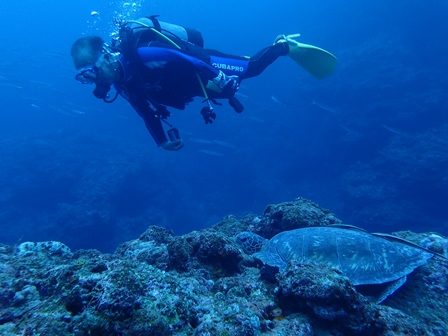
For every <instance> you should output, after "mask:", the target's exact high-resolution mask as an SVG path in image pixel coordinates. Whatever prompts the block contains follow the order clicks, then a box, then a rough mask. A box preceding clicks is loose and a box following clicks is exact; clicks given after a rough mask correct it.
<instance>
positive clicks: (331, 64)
mask: <svg viewBox="0 0 448 336" xmlns="http://www.w3.org/2000/svg"><path fill="white" fill-rule="evenodd" d="M298 36H299V34H293V35H286V36H285V35H280V36H278V37H277V39H276V42H275V43H284V42H287V43H288V46H289V53H288V56H289V57H291V58H292V59H293V60H294V61H295V62H296V63H297V64H299V65H300V66H301V67H302V68H303V69H305V70H306V71H308V72H309V73H310V74H311V75H313V76H314V77H316V78H317V79H322V78H325V77H328V76H330V75H331V74H333V72H334V71H335V69H336V63H337V59H336V57H335V56H334V55H333V54H331V53H329V52H328V51H326V50H324V49H321V48H318V47H315V46H313V45H310V44H304V43H299V42H297V41H296V40H294V39H293V38H294V37H298Z"/></svg>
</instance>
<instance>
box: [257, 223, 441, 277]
mask: <svg viewBox="0 0 448 336" xmlns="http://www.w3.org/2000/svg"><path fill="white" fill-rule="evenodd" d="M257 254H258V255H259V256H263V255H264V256H268V255H271V256H275V255H278V256H279V258H280V259H281V260H282V261H283V262H285V263H287V262H288V261H290V260H292V259H296V260H298V261H301V262H305V261H312V262H317V263H325V264H328V265H330V266H332V267H335V268H337V269H339V270H340V271H341V272H342V273H343V274H344V275H345V276H347V277H348V278H349V279H350V280H351V282H352V283H353V284H354V285H364V284H380V283H384V282H389V281H393V280H397V279H399V278H401V277H403V276H405V275H407V274H409V273H411V272H412V271H413V270H414V269H415V268H417V267H419V266H421V265H423V264H425V263H426V262H427V260H428V259H430V258H431V257H432V256H433V254H432V253H429V252H427V251H425V250H424V249H423V248H418V247H416V246H412V245H409V244H407V243H406V241H403V242H399V241H389V240H387V239H384V238H381V237H378V236H375V235H373V234H370V233H367V232H365V231H361V230H353V229H347V228H340V227H308V228H302V229H297V230H292V231H285V232H281V233H279V234H278V235H276V236H274V237H272V239H270V240H269V241H268V242H267V243H266V244H265V245H264V246H263V248H262V250H261V251H260V252H259V253H257ZM260 259H262V260H263V261H264V262H266V260H269V258H260ZM271 259H274V258H271ZM266 263H268V264H269V261H267V262H266Z"/></svg>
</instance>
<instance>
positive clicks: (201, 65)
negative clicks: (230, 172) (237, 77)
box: [137, 47, 220, 80]
mask: <svg viewBox="0 0 448 336" xmlns="http://www.w3.org/2000/svg"><path fill="white" fill-rule="evenodd" d="M137 52H138V55H139V57H140V60H141V61H142V63H143V64H145V65H146V66H147V67H151V66H152V65H151V63H152V62H173V61H184V62H188V63H190V64H192V65H193V66H194V67H195V68H196V69H197V70H198V72H199V73H200V74H201V75H203V76H204V77H205V78H206V79H209V80H211V79H213V78H215V77H216V76H218V75H219V74H220V71H219V70H218V69H215V68H214V67H213V66H212V65H210V64H207V63H205V62H204V61H202V60H200V59H199V58H196V57H192V56H189V55H187V54H184V53H182V52H180V51H178V50H176V49H170V48H161V47H141V48H138V49H137Z"/></svg>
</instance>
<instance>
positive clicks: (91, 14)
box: [90, 11, 100, 16]
mask: <svg viewBox="0 0 448 336" xmlns="http://www.w3.org/2000/svg"><path fill="white" fill-rule="evenodd" d="M99 15H100V13H99V12H97V11H91V12H90V16H99Z"/></svg>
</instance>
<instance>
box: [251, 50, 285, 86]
mask: <svg viewBox="0 0 448 336" xmlns="http://www.w3.org/2000/svg"><path fill="white" fill-rule="evenodd" d="M288 52H289V47H288V45H287V44H286V43H276V44H274V45H272V46H269V47H266V48H263V49H261V50H260V51H259V52H257V53H256V54H255V55H254V56H252V57H251V58H250V60H249V65H248V68H247V71H246V73H245V74H244V77H243V78H250V77H255V76H258V75H259V74H261V73H262V72H263V71H264V70H265V69H266V68H267V67H268V66H269V65H271V64H272V63H273V62H274V61H275V60H276V59H277V58H279V57H280V56H286V55H287V54H288Z"/></svg>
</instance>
